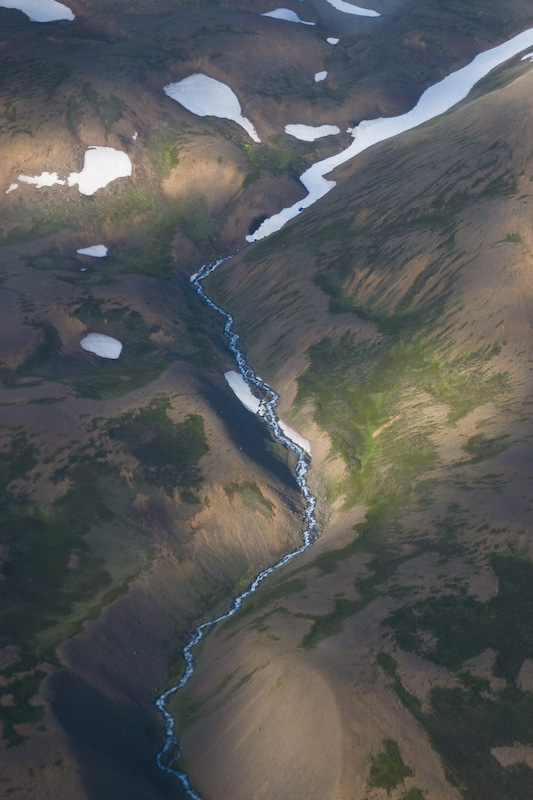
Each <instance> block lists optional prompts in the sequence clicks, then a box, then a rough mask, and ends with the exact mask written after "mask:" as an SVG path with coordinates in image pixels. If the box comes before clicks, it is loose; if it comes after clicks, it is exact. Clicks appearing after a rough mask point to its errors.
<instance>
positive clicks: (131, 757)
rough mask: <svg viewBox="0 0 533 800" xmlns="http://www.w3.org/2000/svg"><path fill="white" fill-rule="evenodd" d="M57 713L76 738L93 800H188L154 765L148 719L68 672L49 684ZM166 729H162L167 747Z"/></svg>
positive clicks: (83, 775)
mask: <svg viewBox="0 0 533 800" xmlns="http://www.w3.org/2000/svg"><path fill="white" fill-rule="evenodd" d="M48 687H49V690H50V700H51V705H52V711H53V713H54V715H55V717H56V719H57V720H58V722H59V724H60V725H61V726H62V728H63V729H64V731H65V732H66V733H67V734H68V736H69V738H70V743H71V746H72V750H73V752H74V755H75V757H76V760H77V762H78V765H79V774H80V777H81V779H82V781H83V784H84V787H85V791H86V797H87V798H89V800H169V798H172V800H184V798H186V795H185V793H184V792H183V790H182V789H181V785H180V783H179V781H178V779H177V778H174V777H173V776H171V775H167V774H165V773H163V772H161V770H159V769H158V768H157V766H156V765H155V762H154V760H153V759H154V756H155V749H156V747H157V745H155V744H154V742H153V741H152V740H151V739H150V738H149V737H148V735H147V734H146V733H145V732H144V726H145V725H146V722H147V721H146V719H143V718H142V717H140V716H137V715H136V714H135V713H134V711H133V709H121V708H119V707H118V706H116V705H114V704H113V703H112V702H111V701H110V700H108V699H107V698H106V697H104V696H103V695H102V694H100V693H99V692H98V691H96V690H95V689H93V688H92V687H91V686H89V684H88V683H86V682H85V681H84V680H83V679H81V678H79V677H77V676H76V675H73V674H71V673H69V672H67V671H60V672H56V673H55V674H53V675H52V676H51V677H50V679H49V681H48ZM162 742H163V728H162V727H161V743H162Z"/></svg>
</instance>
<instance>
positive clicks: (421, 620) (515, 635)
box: [386, 556, 533, 683]
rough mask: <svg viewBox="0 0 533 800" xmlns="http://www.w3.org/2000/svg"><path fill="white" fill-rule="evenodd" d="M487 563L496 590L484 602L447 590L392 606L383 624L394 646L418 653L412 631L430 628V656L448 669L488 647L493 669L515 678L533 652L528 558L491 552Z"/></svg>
mask: <svg viewBox="0 0 533 800" xmlns="http://www.w3.org/2000/svg"><path fill="white" fill-rule="evenodd" d="M491 564H492V567H493V569H494V571H495V573H496V575H497V577H498V582H499V591H498V594H497V595H495V596H494V597H492V598H491V599H490V600H488V601H487V602H486V603H482V602H480V601H478V600H475V599H474V598H472V597H469V596H466V597H462V596H459V597H458V596H456V595H447V596H445V597H440V598H434V599H433V598H430V599H428V600H425V601H422V602H420V603H417V604H415V606H414V607H413V606H405V607H403V608H400V609H398V610H397V611H395V612H393V614H391V615H390V616H389V617H388V618H387V620H386V624H387V625H389V626H391V627H392V628H393V630H394V632H395V636H396V641H397V642H398V644H399V646H400V647H402V648H403V649H405V650H409V651H412V652H419V653H420V652H421V648H420V639H419V633H418V632H419V631H420V630H427V631H431V633H432V635H433V636H435V638H436V640H437V641H436V644H435V647H434V648H433V649H432V652H431V656H430V657H431V659H432V660H434V661H435V662H436V663H438V664H440V665H442V666H445V667H447V668H448V669H451V670H458V669H460V668H461V665H462V664H463V662H464V661H465V660H467V659H469V658H473V657H474V656H476V655H478V654H479V653H481V652H482V651H483V650H486V649H487V648H492V649H494V650H495V651H496V653H497V657H496V662H495V667H494V671H495V674H496V675H497V676H499V677H502V678H505V679H506V680H507V681H508V682H510V683H516V680H517V678H518V673H519V671H520V668H521V666H522V664H523V662H524V659H526V658H533V597H532V595H531V591H530V587H531V584H532V581H533V564H531V563H530V562H529V561H521V560H519V559H516V558H512V557H504V556H493V558H492V561H491Z"/></svg>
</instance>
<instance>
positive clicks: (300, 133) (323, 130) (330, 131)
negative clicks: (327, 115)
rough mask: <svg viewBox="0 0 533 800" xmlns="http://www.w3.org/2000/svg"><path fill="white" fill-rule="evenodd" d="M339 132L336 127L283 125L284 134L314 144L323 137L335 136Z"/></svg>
mask: <svg viewBox="0 0 533 800" xmlns="http://www.w3.org/2000/svg"><path fill="white" fill-rule="evenodd" d="M340 132H341V131H340V128H337V126H336V125H318V126H317V127H315V126H313V125H285V133H288V134H289V136H294V138H295V139H300V141H302V142H314V141H316V140H317V139H321V138H322V137H323V136H336V135H337V134H338V133H340Z"/></svg>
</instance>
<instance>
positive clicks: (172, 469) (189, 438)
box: [107, 398, 208, 494]
mask: <svg viewBox="0 0 533 800" xmlns="http://www.w3.org/2000/svg"><path fill="white" fill-rule="evenodd" d="M169 409H170V403H169V401H168V400H167V399H166V398H158V399H156V400H153V401H152V402H151V403H150V405H149V406H148V407H147V408H144V409H141V410H140V411H139V412H138V413H137V414H133V415H132V414H124V415H122V416H121V417H119V418H118V420H114V421H111V422H110V423H109V425H108V429H107V430H108V434H109V436H110V438H111V439H120V440H121V441H122V442H124V444H125V445H126V447H127V449H128V450H129V452H131V453H132V454H133V455H134V456H135V457H136V458H137V459H138V461H139V470H140V472H141V474H142V475H143V477H144V479H145V480H147V481H149V482H155V483H157V485H158V486H161V487H162V488H163V489H164V490H165V492H167V494H172V493H173V491H174V490H175V489H179V490H180V491H181V492H182V493H183V492H187V491H189V492H191V491H193V490H196V489H198V488H199V487H200V486H201V484H202V475H201V472H200V468H199V467H198V466H197V462H198V460H199V459H200V458H201V456H202V455H204V453H206V452H207V450H208V447H207V441H206V439H205V435H204V428H203V419H202V417H201V416H199V415H198V414H189V416H188V417H187V418H186V419H185V420H184V421H183V422H173V421H172V420H171V418H170V417H169V416H168V414H167V411H168V410H169Z"/></svg>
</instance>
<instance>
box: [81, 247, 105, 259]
mask: <svg viewBox="0 0 533 800" xmlns="http://www.w3.org/2000/svg"><path fill="white" fill-rule="evenodd" d="M76 253H79V254H80V256H92V257H93V258H105V256H106V255H107V247H106V246H105V244H93V245H91V247H82V249H81V250H76Z"/></svg>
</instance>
